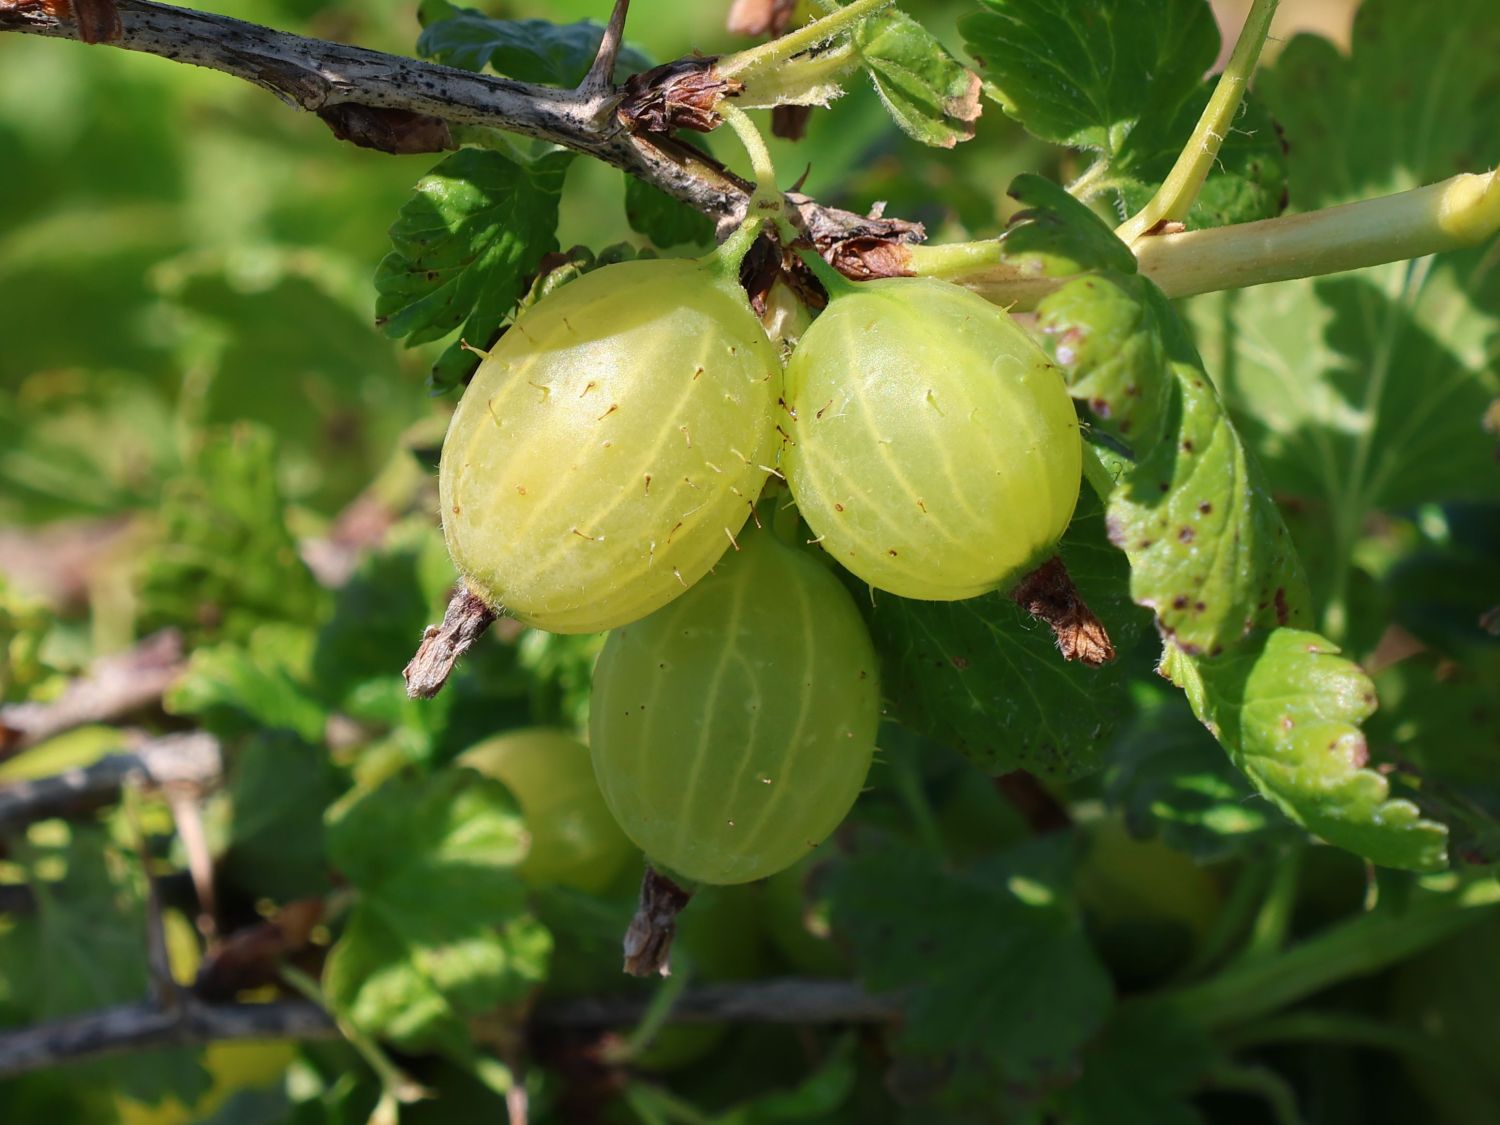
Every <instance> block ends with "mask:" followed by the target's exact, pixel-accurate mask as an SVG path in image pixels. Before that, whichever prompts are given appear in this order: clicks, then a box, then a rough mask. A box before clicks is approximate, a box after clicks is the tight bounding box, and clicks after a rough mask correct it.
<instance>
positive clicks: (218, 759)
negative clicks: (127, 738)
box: [0, 731, 224, 830]
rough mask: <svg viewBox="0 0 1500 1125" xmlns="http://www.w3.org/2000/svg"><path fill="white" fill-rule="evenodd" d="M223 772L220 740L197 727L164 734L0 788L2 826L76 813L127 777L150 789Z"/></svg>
mask: <svg viewBox="0 0 1500 1125" xmlns="http://www.w3.org/2000/svg"><path fill="white" fill-rule="evenodd" d="M223 772H224V763H223V756H222V754H221V753H220V749H219V741H218V739H216V738H214V737H213V736H212V735H210V734H204V733H202V732H201V731H198V732H192V733H188V734H167V735H162V736H161V737H160V738H153V739H150V740H149V741H147V742H144V743H142V744H141V745H140V746H139V747H137V748H136V749H134V750H129V751H125V752H123V753H119V754H110V755H109V756H108V757H105V758H100V759H99V760H98V761H97V762H95V763H94V764H93V765H91V766H85V767H84V768H82V769H76V770H69V771H68V772H67V773H61V774H57V775H56V776H54V777H44V778H40V779H38V780H36V781H18V782H15V783H14V784H12V785H7V786H6V787H5V788H3V789H0V830H3V829H6V828H9V827H12V826H14V825H21V824H29V823H31V822H32V821H34V820H42V819H44V818H46V817H49V816H76V815H79V814H82V813H86V812H90V811H92V810H93V809H96V808H98V807H100V806H101V805H103V804H107V803H108V802H110V801H112V800H114V799H115V797H116V796H118V795H119V792H120V789H121V787H123V786H124V785H125V784H126V782H127V781H135V780H139V781H140V782H141V783H142V784H144V785H146V786H147V787H149V788H167V787H172V786H186V787H191V788H194V789H200V790H201V789H208V788H211V787H212V786H214V785H217V784H218V783H219V780H220V779H221V778H222V776H223Z"/></svg>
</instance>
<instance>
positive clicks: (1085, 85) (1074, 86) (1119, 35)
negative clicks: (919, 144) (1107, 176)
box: [959, 0, 1219, 157]
mask: <svg viewBox="0 0 1500 1125" xmlns="http://www.w3.org/2000/svg"><path fill="white" fill-rule="evenodd" d="M981 3H982V6H983V8H984V10H983V11H981V12H976V13H975V14H973V15H971V16H967V17H965V18H964V19H963V20H961V21H960V23H959V30H960V31H961V32H962V33H963V37H964V41H965V43H966V45H967V46H968V48H969V53H970V54H972V55H973V56H974V57H975V59H977V60H978V61H979V63H980V66H981V67H982V68H983V70H984V72H985V75H986V77H987V78H988V79H989V85H988V93H989V94H990V96H991V97H993V98H995V100H996V101H998V102H999V103H1000V105H1001V107H1002V108H1003V109H1004V110H1005V112H1006V113H1008V114H1009V115H1011V116H1012V117H1014V118H1016V119H1017V120H1018V121H1020V122H1021V124H1022V125H1024V126H1025V127H1026V129H1027V131H1029V132H1030V133H1032V134H1033V135H1034V136H1037V137H1040V138H1042V139H1043V140H1047V141H1053V142H1055V143H1057V144H1064V145H1068V146H1070V147H1073V148H1086V149H1094V150H1097V151H1099V152H1102V153H1104V154H1105V155H1106V156H1109V157H1113V156H1115V155H1117V154H1118V153H1119V152H1120V151H1121V149H1122V148H1123V147H1124V145H1125V141H1126V139H1127V138H1128V137H1129V136H1130V133H1131V130H1132V129H1134V128H1135V125H1136V122H1137V121H1140V120H1143V119H1145V120H1151V119H1159V118H1168V117H1171V116H1173V115H1174V114H1175V113H1176V111H1177V109H1178V107H1179V106H1180V105H1181V104H1182V103H1183V102H1184V101H1185V100H1186V99H1187V98H1188V96H1189V95H1190V94H1192V92H1193V91H1194V90H1195V89H1196V88H1197V87H1198V84H1199V82H1200V81H1201V80H1202V78H1203V75H1204V73H1205V72H1206V71H1207V70H1208V68H1209V67H1211V66H1212V65H1213V62H1214V57H1215V56H1216V55H1217V54H1218V50H1219V33H1218V29H1217V27H1216V26H1215V24H1214V17H1213V12H1212V10H1211V9H1210V8H1209V6H1208V4H1207V3H1205V2H1204V0H1097V2H1095V3H1086V4H1085V3H1058V2H1057V0H981Z"/></svg>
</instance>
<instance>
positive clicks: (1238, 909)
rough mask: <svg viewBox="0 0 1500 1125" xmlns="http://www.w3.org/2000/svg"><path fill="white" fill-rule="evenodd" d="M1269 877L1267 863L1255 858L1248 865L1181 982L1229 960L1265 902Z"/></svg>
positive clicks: (1183, 973) (1198, 975)
mask: <svg viewBox="0 0 1500 1125" xmlns="http://www.w3.org/2000/svg"><path fill="white" fill-rule="evenodd" d="M1270 875H1271V868H1270V864H1269V862H1268V861H1266V860H1264V859H1260V858H1253V859H1249V860H1247V861H1246V862H1245V866H1244V867H1243V868H1242V869H1241V871H1240V873H1239V875H1238V876H1237V877H1236V879H1235V881H1234V886H1233V887H1232V888H1230V891H1229V897H1228V898H1227V899H1226V900H1225V902H1224V905H1223V906H1222V907H1220V908H1219V913H1218V914H1217V916H1215V918H1214V924H1213V927H1212V928H1211V929H1210V930H1209V931H1208V934H1207V936H1206V937H1204V939H1203V943H1202V944H1201V945H1200V946H1199V947H1198V952H1197V953H1196V954H1194V956H1193V959H1192V961H1190V962H1189V963H1188V964H1187V966H1186V967H1185V968H1184V969H1183V970H1182V973H1181V979H1183V980H1194V979H1196V978H1198V977H1201V976H1203V975H1205V974H1206V973H1207V972H1209V970H1211V969H1212V968H1213V967H1214V966H1215V965H1217V964H1219V962H1221V961H1223V960H1224V959H1225V958H1226V957H1228V955H1229V952H1230V950H1231V949H1232V948H1233V947H1234V944H1235V942H1237V941H1238V940H1239V939H1240V936H1241V935H1242V934H1243V933H1244V932H1245V930H1246V929H1247V927H1249V925H1250V923H1251V918H1252V916H1253V915H1254V914H1255V908H1256V905H1257V904H1258V903H1260V902H1261V901H1262V900H1263V897H1264V895H1265V893H1266V884H1267V883H1268V882H1269V881H1270Z"/></svg>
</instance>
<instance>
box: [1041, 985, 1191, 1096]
mask: <svg viewBox="0 0 1500 1125" xmlns="http://www.w3.org/2000/svg"><path fill="white" fill-rule="evenodd" d="M1217 1056H1218V1052H1217V1051H1216V1050H1215V1048H1214V1047H1213V1045H1212V1044H1211V1043H1210V1042H1209V1040H1208V1037H1207V1034H1206V1033H1205V1032H1204V1031H1202V1030H1201V1029H1200V1028H1198V1027H1196V1026H1194V1025H1193V1024H1191V1023H1189V1022H1188V1021H1186V1020H1184V1019H1183V1018H1182V1017H1180V1016H1176V1015H1174V1014H1173V1013H1172V1012H1171V1011H1170V1010H1166V1009H1164V1008H1163V1007H1161V1006H1159V1005H1152V1004H1150V1003H1136V1004H1132V1005H1126V1006H1122V1007H1121V1008H1120V1009H1119V1010H1118V1013H1117V1015H1116V1017H1115V1018H1114V1019H1112V1020H1110V1023H1109V1026H1108V1027H1107V1028H1106V1029H1105V1032H1104V1034H1103V1035H1101V1036H1100V1037H1099V1039H1098V1041H1096V1042H1094V1043H1092V1044H1090V1046H1089V1049H1088V1051H1087V1052H1086V1053H1085V1054H1084V1056H1083V1074H1082V1076H1081V1077H1080V1078H1079V1080H1078V1081H1077V1082H1076V1083H1074V1084H1073V1085H1071V1086H1069V1087H1068V1088H1067V1089H1066V1090H1065V1091H1063V1093H1062V1095H1061V1096H1060V1097H1059V1098H1058V1107H1057V1109H1058V1114H1059V1116H1058V1118H1057V1120H1058V1122H1059V1125H1202V1122H1203V1121H1204V1118H1203V1116H1202V1114H1201V1113H1200V1112H1199V1111H1198V1109H1197V1108H1196V1107H1195V1106H1194V1105H1193V1104H1192V1097H1193V1094H1194V1093H1195V1092H1196V1089H1197V1086H1198V1085H1199V1083H1200V1081H1201V1079H1202V1078H1203V1075H1204V1072H1205V1071H1207V1070H1208V1068H1209V1067H1210V1065H1211V1064H1212V1063H1214V1062H1215V1061H1217Z"/></svg>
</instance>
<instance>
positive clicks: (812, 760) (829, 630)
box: [589, 512, 879, 884]
mask: <svg viewBox="0 0 1500 1125" xmlns="http://www.w3.org/2000/svg"><path fill="white" fill-rule="evenodd" d="M768 514H769V513H768ZM789 514H790V513H786V512H784V513H780V515H781V516H783V517H786V516H788V515H789ZM791 523H792V524H793V525H795V523H796V520H795V516H792V517H791ZM740 547H741V549H740V550H739V551H731V552H730V553H729V554H727V555H726V556H725V557H724V559H723V560H722V561H721V562H720V563H719V565H718V567H717V568H716V569H715V570H714V571H713V572H712V573H711V574H709V575H708V576H707V577H705V578H704V579H703V580H702V581H701V582H699V583H698V584H697V585H696V586H694V587H693V588H692V589H691V590H689V591H688V592H687V593H686V594H684V595H683V596H682V597H680V598H678V599H677V600H676V601H675V602H673V603H672V604H671V605H669V606H667V607H666V608H664V609H661V610H658V611H657V612H656V613H654V614H652V615H651V616H650V617H648V618H646V619H645V620H643V621H638V622H636V623H634V624H632V625H626V626H624V627H623V628H620V629H616V630H615V631H614V632H613V633H611V634H610V637H609V640H608V641H607V642H606V643H605V646H604V651H603V652H602V653H601V654H600V656H599V663H598V665H597V666H596V667H595V670H594V688H593V697H592V701H591V704H590V718H589V730H590V738H589V742H590V749H591V751H592V753H593V758H594V772H595V774H596V775H597V776H598V778H599V786H600V788H601V789H602V790H603V791H604V799H605V801H607V802H608V804H609V807H610V810H611V811H612V812H613V813H614V814H615V818H616V819H617V820H618V821H619V822H620V826H621V827H622V828H624V829H625V832H626V834H627V835H628V836H629V837H630V838H631V839H632V840H634V841H635V842H636V844H637V845H639V846H640V847H641V849H642V850H643V851H644V852H645V853H646V856H647V858H648V860H650V861H651V862H652V863H655V864H659V865H662V866H664V867H666V868H667V869H668V870H669V871H671V872H673V873H675V874H678V875H681V876H684V877H686V878H687V879H689V880H695V881H698V882H702V883H715V884H727V883H743V882H748V881H750V880H752V879H759V878H762V877H763V876H766V875H770V874H773V873H775V872H777V871H780V870H781V869H782V868H784V867H788V866H790V865H791V864H793V863H795V862H796V861H797V860H798V859H800V858H801V857H802V856H804V855H806V854H807V853H808V852H810V851H811V850H812V849H813V848H815V847H816V846H817V845H818V844H819V843H820V842H821V841H822V840H823V839H824V838H825V837H826V836H827V835H828V834H829V833H830V832H832V831H833V830H834V828H836V827H837V826H838V824H839V822H840V821H841V820H843V818H844V815H845V814H846V813H847V812H848V811H849V808H850V806H851V805H853V803H854V798H855V797H856V795H858V793H859V790H860V788H861V786H862V785H863V784H864V780H865V774H866V773H867V772H868V770H869V766H870V757H871V754H872V753H873V751H874V746H875V728H876V725H877V723H878V721H879V692H878V688H877V683H876V662H875V651H874V647H873V645H872V644H871V641H870V636H869V632H868V631H867V629H866V628H865V624H864V621H863V620H862V619H861V618H860V615H859V610H858V608H857V607H856V606H855V604H854V600H853V598H852V597H851V596H850V595H849V592H848V591H847V590H845V589H844V587H843V586H842V585H841V584H840V582H839V581H838V579H837V578H835V577H834V575H833V573H832V571H831V569H830V568H829V567H828V565H827V564H826V562H824V561H823V560H821V559H819V558H818V557H817V556H816V555H814V554H813V553H811V552H809V551H807V550H805V549H804V548H802V547H801V546H800V545H792V544H790V543H786V542H783V541H782V539H781V538H780V537H779V536H778V535H777V534H775V533H773V532H772V531H771V530H769V529H755V528H751V529H747V531H746V533H745V534H744V535H743V536H742V537H741V539H740Z"/></svg>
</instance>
